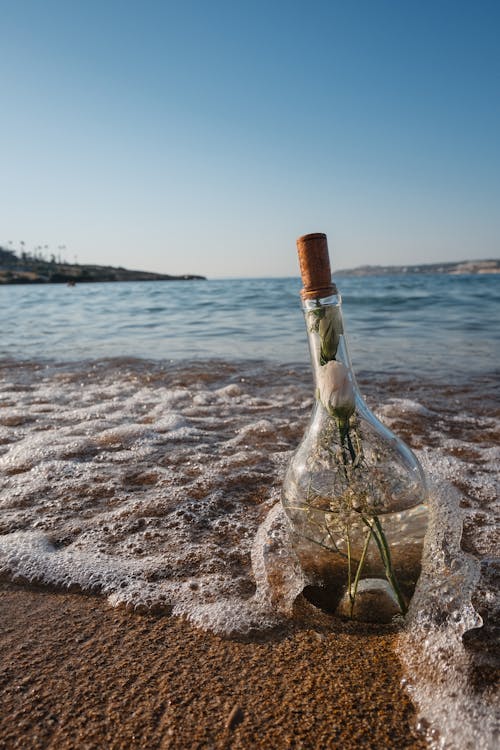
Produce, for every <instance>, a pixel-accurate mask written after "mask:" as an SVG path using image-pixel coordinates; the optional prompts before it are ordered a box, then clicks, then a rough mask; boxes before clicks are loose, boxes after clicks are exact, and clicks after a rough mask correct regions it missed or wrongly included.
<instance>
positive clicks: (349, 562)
mask: <svg viewBox="0 0 500 750" xmlns="http://www.w3.org/2000/svg"><path fill="white" fill-rule="evenodd" d="M345 534H346V542H347V590H348V592H349V599H350V601H351V616H352V608H353V607H354V597H353V596H352V594H351V581H352V560H351V537H350V536H349V526H346V530H345Z"/></svg>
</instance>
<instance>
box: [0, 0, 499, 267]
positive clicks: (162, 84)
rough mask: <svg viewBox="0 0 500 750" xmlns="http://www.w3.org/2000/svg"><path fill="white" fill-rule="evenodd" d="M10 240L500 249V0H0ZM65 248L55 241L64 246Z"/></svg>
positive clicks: (78, 245)
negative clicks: (318, 241)
mask: <svg viewBox="0 0 500 750" xmlns="http://www.w3.org/2000/svg"><path fill="white" fill-rule="evenodd" d="M0 18H1V25H0V39H1V57H2V63H1V67H0V102H1V116H0V164H1V183H0V244H3V245H5V246H8V242H9V241H12V242H13V243H14V244H13V247H14V248H16V249H17V248H19V242H20V240H23V241H24V242H25V243H26V247H27V248H28V249H31V248H32V247H33V246H35V245H39V244H42V245H46V244H47V245H49V247H50V251H52V250H55V248H57V247H58V246H59V245H66V247H67V250H66V256H67V258H68V260H71V261H73V260H74V259H75V258H77V259H78V262H79V263H102V264H112V265H123V266H126V267H129V268H141V269H145V270H152V271H159V272H165V273H172V274H182V273H200V274H204V275H207V276H209V277H212V278H214V277H222V276H233V277H234V276H296V275H298V266H297V260H296V251H295V239H296V237H297V236H298V235H300V234H304V233H306V232H316V231H323V232H327V234H328V238H329V244H330V251H331V255H332V265H333V267H334V268H348V267H353V266H357V265H361V264H364V263H370V264H389V263H396V264H400V263H419V262H434V261H442V260H463V259H466V258H487V257H492V258H498V257H499V256H500V137H499V134H500V43H499V39H500V2H499V1H498V0H494V1H492V2H489V1H488V0H471V2H461V1H460V0H421V1H420V2H414V0H390V1H389V0H356V1H355V2H354V1H353V2H349V1H348V0H342V2H338V1H337V0H329V1H326V0H325V2H316V1H315V0H307V1H305V0H304V1H303V2H295V1H294V0H288V1H285V0H282V1H281V0H275V1H274V0H266V1H265V2H261V0H252V1H251V2H250V0H232V1H228V2H225V1H220V0H210V1H209V0H198V1H191V0H182V2H179V0H175V2H174V1H172V2H171V1H170V0H163V1H160V0H157V1H154V0H136V1H135V2H131V1H129V0H98V1H96V0H79V1H77V0H39V1H38V2H35V1H33V0H23V2H14V1H13V0H10V1H9V2H5V1H4V0H0ZM56 252H57V251H56Z"/></svg>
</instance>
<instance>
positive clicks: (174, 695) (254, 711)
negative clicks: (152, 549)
mask: <svg viewBox="0 0 500 750" xmlns="http://www.w3.org/2000/svg"><path fill="white" fill-rule="evenodd" d="M361 636H362V637H361ZM395 637H396V636H395V635H394V634H389V633H387V632H386V633H384V632H376V630H374V629H371V631H369V632H367V631H365V632H364V633H363V634H362V633H361V632H360V631H358V632H356V630H355V628H353V626H352V625H342V624H340V623H338V622H337V623H336V624H333V627H332V621H331V620H329V619H328V618H326V617H323V616H322V615H319V614H318V617H317V620H316V621H315V622H310V621H309V623H308V624H307V625H306V624H302V625H301V624H300V618H299V622H298V623H297V624H296V625H295V626H294V628H293V629H291V630H287V631H282V632H274V633H272V634H268V635H267V636H265V637H262V636H261V637H259V638H257V639H255V640H252V639H246V640H242V639H231V638H227V639H223V638H220V637H218V636H215V635H211V634H209V633H206V632H203V631H201V630H199V629H195V628H193V627H191V626H190V625H189V624H188V623H187V622H186V621H184V620H182V619H180V618H175V617H168V616H164V615H163V616H161V615H151V614H147V615H145V614H138V613H131V612H127V611H125V610H123V609H122V610H116V609H112V608H111V607H109V605H108V604H107V603H106V602H105V601H104V600H102V599H100V598H98V597H92V596H84V595H81V594H65V593H54V592H51V591H48V590H44V589H26V588H23V587H21V586H16V585H13V584H8V583H4V584H2V586H1V589H0V693H1V695H2V709H1V714H0V748H2V750H7V749H8V750H10V749H11V748H12V749H14V748H19V749H20V748H22V749H23V750H28V749H31V748H33V749H34V748H57V749H58V750H63V749H65V748H79V749H81V748H88V749H90V748H148V749H149V750H153V749H154V748H179V749H180V748H186V749H187V748H235V749H236V748H242V749H243V748H245V749H246V750H250V749H251V748H269V749H271V748H302V749H303V750H307V749H308V748H311V749H312V748H344V749H345V750H348V749H349V748H353V749H354V748H372V749H376V748H381V749H382V748H384V749H387V748H394V749H396V748H398V750H401V748H411V749H412V750H417V749H418V748H424V747H426V743H425V741H424V740H423V739H422V738H421V737H419V736H418V735H417V734H416V732H415V730H414V729H413V724H414V710H413V707H412V705H411V703H410V701H409V700H408V698H407V697H406V695H405V694H404V691H403V690H402V688H401V685H400V680H401V676H402V675H401V668H400V664H399V662H398V659H397V657H396V656H395V653H394V651H393V645H394V640H395Z"/></svg>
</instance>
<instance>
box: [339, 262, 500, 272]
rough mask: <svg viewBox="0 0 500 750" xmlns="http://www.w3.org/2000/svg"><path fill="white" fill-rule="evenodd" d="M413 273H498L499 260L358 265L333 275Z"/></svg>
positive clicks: (499, 270)
mask: <svg viewBox="0 0 500 750" xmlns="http://www.w3.org/2000/svg"><path fill="white" fill-rule="evenodd" d="M405 273H407V274H413V273H444V274H448V275H451V276H458V275H462V274H468V273H473V274H492V273H500V260H491V259H490V260H463V261H458V262H455V263H420V264H418V265H413V266H410V265H404V266H358V268H348V269H346V268H343V269H340V270H338V271H335V273H334V275H335V276H387V275H392V274H394V275H399V274H405Z"/></svg>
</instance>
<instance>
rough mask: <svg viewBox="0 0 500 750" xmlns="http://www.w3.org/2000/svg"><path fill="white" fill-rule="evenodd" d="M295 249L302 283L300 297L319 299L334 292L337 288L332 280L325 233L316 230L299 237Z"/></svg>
mask: <svg viewBox="0 0 500 750" xmlns="http://www.w3.org/2000/svg"><path fill="white" fill-rule="evenodd" d="M297 250H298V251H299V264H300V275H301V276H302V283H303V284H304V288H303V289H302V290H301V292H300V295H301V297H302V299H319V298H320V297H329V296H330V295H331V294H336V293H337V289H336V287H335V284H333V282H332V272H331V270H330V258H329V256H328V242H327V239H326V234H322V233H321V232H318V233H316V234H305V235H304V236H303V237H299V239H298V240H297Z"/></svg>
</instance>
